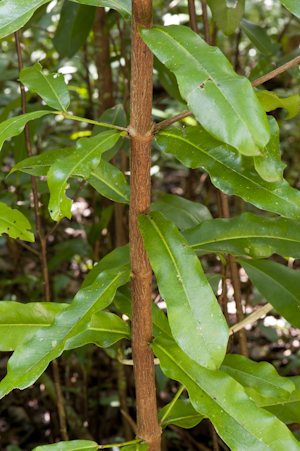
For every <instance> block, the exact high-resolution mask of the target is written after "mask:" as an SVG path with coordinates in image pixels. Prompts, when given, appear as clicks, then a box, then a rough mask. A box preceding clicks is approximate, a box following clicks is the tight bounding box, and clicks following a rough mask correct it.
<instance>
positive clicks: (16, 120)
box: [0, 0, 57, 150]
mask: <svg viewBox="0 0 300 451" xmlns="http://www.w3.org/2000/svg"><path fill="white" fill-rule="evenodd" d="M2 1H3V0H2ZM1 4H2V2H0V5H1ZM0 10H1V6H0ZM51 113H52V114H57V112H54V111H50V110H49V111H48V110H44V111H34V112H32V113H27V114H22V115H21V116H16V117H12V118H11V119H8V120H7V121H4V122H2V123H1V124H0V150H1V149H2V146H3V143H4V141H5V140H6V139H8V138H12V137H13V136H17V135H19V134H20V133H21V132H22V131H23V130H24V127H25V124H26V123H27V122H28V121H33V120H34V119H38V118H39V117H42V116H45V115H46V114H51Z"/></svg>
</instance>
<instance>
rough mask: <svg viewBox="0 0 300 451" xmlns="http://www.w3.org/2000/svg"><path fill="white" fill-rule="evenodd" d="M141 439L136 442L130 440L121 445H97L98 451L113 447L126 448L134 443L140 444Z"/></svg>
mask: <svg viewBox="0 0 300 451" xmlns="http://www.w3.org/2000/svg"><path fill="white" fill-rule="evenodd" d="M141 441H142V440H141V439H140V438H139V439H136V440H130V442H123V443H113V444H112V445H98V449H105V448H114V447H115V446H118V447H120V446H126V445H134V444H135V443H141Z"/></svg>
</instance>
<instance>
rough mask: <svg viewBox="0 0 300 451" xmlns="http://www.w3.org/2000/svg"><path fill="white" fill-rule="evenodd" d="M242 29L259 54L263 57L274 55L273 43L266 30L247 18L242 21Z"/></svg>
mask: <svg viewBox="0 0 300 451" xmlns="http://www.w3.org/2000/svg"><path fill="white" fill-rule="evenodd" d="M240 27H241V29H242V30H243V32H244V33H245V34H246V35H247V36H248V38H249V39H250V41H251V42H252V44H253V45H254V47H256V48H257V50H258V51H259V52H261V53H262V54H263V55H271V54H272V53H273V45H272V41H271V39H270V38H269V36H268V34H267V32H266V30H265V29H264V28H262V27H261V26H259V25H257V24H256V23H253V22H251V21H250V20H247V19H245V18H243V19H242V21H241V25H240Z"/></svg>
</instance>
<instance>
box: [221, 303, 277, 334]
mask: <svg viewBox="0 0 300 451" xmlns="http://www.w3.org/2000/svg"><path fill="white" fill-rule="evenodd" d="M272 308H273V305H271V304H266V305H264V306H263V307H261V308H259V309H258V310H256V311H255V312H253V313H251V315H248V316H247V317H246V318H245V319H243V321H241V322H240V323H237V324H235V325H234V326H232V327H230V329H229V335H233V334H235V333H236V332H238V331H239V330H241V329H243V328H244V327H245V326H247V325H248V324H252V323H254V321H257V320H258V319H259V318H261V317H262V316H263V315H266V314H267V313H269V312H270V311H271V310H272Z"/></svg>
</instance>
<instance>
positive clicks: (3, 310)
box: [0, 301, 69, 351]
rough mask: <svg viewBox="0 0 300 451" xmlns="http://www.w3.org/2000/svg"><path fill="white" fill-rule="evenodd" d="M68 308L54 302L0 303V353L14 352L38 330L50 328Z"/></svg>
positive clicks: (65, 305)
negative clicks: (55, 319)
mask: <svg viewBox="0 0 300 451" xmlns="http://www.w3.org/2000/svg"><path fill="white" fill-rule="evenodd" d="M67 307H69V305H68V304H58V303H54V302H51V303H50V302H30V303H28V304H21V303H20V302H13V301H0V337H1V338H0V351H14V350H15V349H16V347H17V346H19V345H20V344H21V343H23V342H24V341H26V340H29V339H30V338H31V337H33V336H34V334H35V333H36V332H37V330H38V329H40V328H44V327H49V326H50V325H51V323H52V322H53V320H54V318H55V315H56V314H57V313H59V312H60V311H61V310H63V309H65V308H67Z"/></svg>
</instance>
